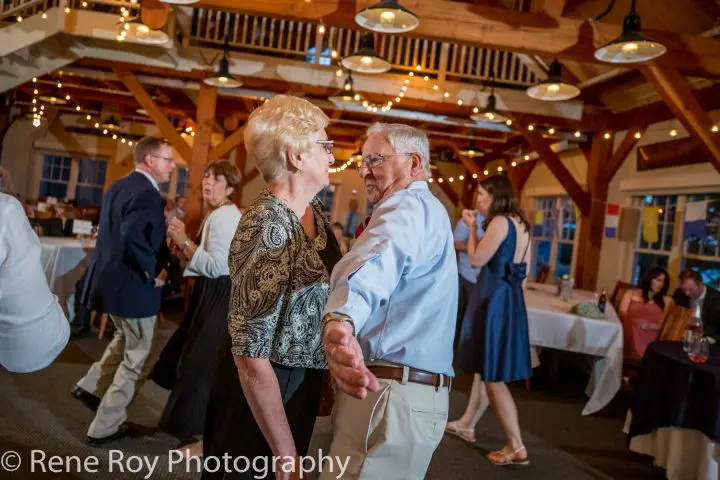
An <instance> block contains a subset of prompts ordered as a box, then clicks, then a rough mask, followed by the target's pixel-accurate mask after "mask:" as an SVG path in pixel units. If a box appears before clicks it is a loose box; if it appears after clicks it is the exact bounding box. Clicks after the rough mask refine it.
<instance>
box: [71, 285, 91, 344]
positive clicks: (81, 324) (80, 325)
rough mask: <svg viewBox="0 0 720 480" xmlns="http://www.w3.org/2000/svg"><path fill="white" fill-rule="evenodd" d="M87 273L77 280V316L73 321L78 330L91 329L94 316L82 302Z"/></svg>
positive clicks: (75, 306) (75, 305) (75, 303)
mask: <svg viewBox="0 0 720 480" xmlns="http://www.w3.org/2000/svg"><path fill="white" fill-rule="evenodd" d="M86 275H87V271H85V273H84V274H83V276H82V277H81V278H80V280H78V281H77V282H75V301H74V308H75V318H74V319H73V321H72V325H73V326H74V327H75V329H76V330H78V331H81V332H85V331H88V330H90V320H91V318H92V317H91V312H90V310H88V308H87V307H86V306H85V305H83V303H82V297H83V289H84V287H85V276H86Z"/></svg>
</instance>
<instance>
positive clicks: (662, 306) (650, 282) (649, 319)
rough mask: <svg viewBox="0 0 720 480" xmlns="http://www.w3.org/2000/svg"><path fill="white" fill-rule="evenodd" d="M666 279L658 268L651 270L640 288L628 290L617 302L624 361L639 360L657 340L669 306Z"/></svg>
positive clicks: (663, 271) (670, 300)
mask: <svg viewBox="0 0 720 480" xmlns="http://www.w3.org/2000/svg"><path fill="white" fill-rule="evenodd" d="M669 286H670V277H669V276H668V273H667V272H666V271H665V270H664V269H663V268H661V267H652V268H651V269H650V270H648V271H647V272H646V273H645V275H643V277H642V280H640V288H636V289H632V290H628V291H627V292H625V294H624V295H623V297H622V300H621V301H620V312H619V313H620V318H621V319H622V322H623V328H624V330H625V331H624V335H625V357H626V358H630V359H633V360H640V359H641V358H642V357H643V355H644V354H645V349H647V346H648V345H650V344H651V343H652V342H654V341H655V339H656V338H657V334H658V330H660V327H661V326H662V323H663V319H664V318H665V312H666V311H667V309H668V308H669V307H670V305H671V304H672V299H671V298H670V297H669V296H668V295H667V292H668V288H669Z"/></svg>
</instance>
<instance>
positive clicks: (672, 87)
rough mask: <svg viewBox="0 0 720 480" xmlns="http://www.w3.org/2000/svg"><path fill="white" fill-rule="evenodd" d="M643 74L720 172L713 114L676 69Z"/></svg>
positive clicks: (653, 68)
mask: <svg viewBox="0 0 720 480" xmlns="http://www.w3.org/2000/svg"><path fill="white" fill-rule="evenodd" d="M642 73H643V75H645V78H646V79H647V81H648V82H649V83H650V84H651V85H653V87H655V90H656V91H657V92H658V93H659V94H660V97H662V99H663V101H664V102H665V103H666V104H667V106H668V107H669V108H670V110H671V111H672V112H673V113H674V114H675V116H676V117H677V119H678V120H680V122H681V123H682V124H683V125H684V126H685V128H686V129H687V131H688V132H689V133H690V135H692V136H693V137H695V138H696V139H697V140H698V141H699V142H700V145H701V146H702V148H703V150H704V151H705V153H706V154H707V156H708V160H709V161H710V163H711V164H712V165H713V166H714V167H715V169H716V170H717V171H718V172H720V138H718V137H719V136H718V135H714V134H713V132H712V131H711V128H712V125H713V123H712V121H711V120H710V115H708V114H707V112H705V110H703V107H702V105H700V102H698V99H697V98H695V95H694V94H693V91H692V90H691V89H690V87H689V85H688V83H687V80H685V77H683V76H682V75H681V74H680V73H678V71H677V70H670V69H666V68H660V67H656V66H649V67H646V68H643V69H642Z"/></svg>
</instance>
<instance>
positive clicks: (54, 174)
mask: <svg viewBox="0 0 720 480" xmlns="http://www.w3.org/2000/svg"><path fill="white" fill-rule="evenodd" d="M71 165H72V158H71V157H61V156H59V155H45V157H44V158H43V170H42V178H41V180H40V191H39V196H40V198H44V197H55V198H57V199H60V200H62V199H65V198H67V197H68V184H69V183H70V168H71Z"/></svg>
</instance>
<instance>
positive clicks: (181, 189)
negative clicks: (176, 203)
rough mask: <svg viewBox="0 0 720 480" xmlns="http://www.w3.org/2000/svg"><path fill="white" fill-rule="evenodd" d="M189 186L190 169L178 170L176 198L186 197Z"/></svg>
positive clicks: (181, 168)
mask: <svg viewBox="0 0 720 480" xmlns="http://www.w3.org/2000/svg"><path fill="white" fill-rule="evenodd" d="M187 186H188V169H187V168H183V167H180V168H178V176H177V188H176V189H175V197H184V196H185V194H186V193H187Z"/></svg>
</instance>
